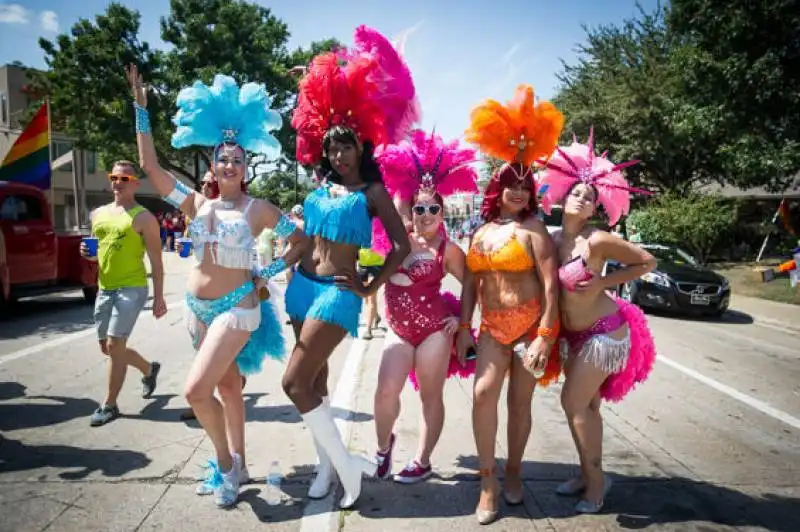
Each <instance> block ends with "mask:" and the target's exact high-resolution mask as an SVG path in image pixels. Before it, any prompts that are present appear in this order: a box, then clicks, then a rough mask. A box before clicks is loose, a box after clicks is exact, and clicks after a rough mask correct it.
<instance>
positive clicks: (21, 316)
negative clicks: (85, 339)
mask: <svg viewBox="0 0 800 532" xmlns="http://www.w3.org/2000/svg"><path fill="white" fill-rule="evenodd" d="M91 327H94V307H93V306H92V305H89V304H88V303H86V301H85V300H84V299H83V296H82V295H81V296H77V297H64V296H61V297H48V298H37V299H23V300H22V301H18V302H16V303H14V306H13V308H12V310H11V314H10V316H9V317H8V318H6V319H4V320H3V321H0V339H3V340H13V339H15V338H22V337H24V336H31V335H34V336H35V335H42V336H50V335H53V334H68V333H72V332H77V331H83V330H86V329H89V328H91Z"/></svg>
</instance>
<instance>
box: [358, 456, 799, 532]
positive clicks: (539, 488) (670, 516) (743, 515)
mask: <svg viewBox="0 0 800 532" xmlns="http://www.w3.org/2000/svg"><path fill="white" fill-rule="evenodd" d="M477 463H478V462H477V457H475V456H461V457H459V458H458V465H459V466H460V467H464V468H470V469H475V470H477V467H478V466H477ZM497 470H498V477H499V478H500V479H501V482H502V471H503V467H502V464H499V465H498V469H497ZM577 473H578V470H577V467H576V465H574V464H564V463H545V462H523V464H522V477H523V480H524V481H525V485H526V489H527V493H526V499H527V502H526V505H525V506H526V508H527V510H520V507H516V508H515V507H510V506H508V505H506V504H505V503H504V502H501V505H500V510H501V514H502V516H501V519H502V518H503V517H515V516H517V515H519V514H520V511H523V512H526V513H527V514H528V515H529V516H530V518H536V519H539V518H543V517H547V518H551V519H559V520H561V519H564V520H569V521H572V520H575V524H576V525H577V524H579V523H583V520H587V519H595V517H593V516H578V515H576V514H575V512H574V510H573V506H574V504H575V502H576V499H574V498H569V497H559V496H557V495H555V493H554V490H555V488H556V486H557V485H558V484H559V483H561V482H563V481H564V480H567V479H569V478H572V477H573V476H574V475H576V474H577ZM610 476H611V477H612V479H613V480H614V486H613V487H612V489H611V491H610V492H609V494H608V496H607V497H606V500H605V506H604V508H603V512H602V515H604V516H606V517H608V516H615V521H616V526H618V527H620V528H623V529H631V530H637V529H641V528H646V527H649V526H653V525H667V524H673V525H674V524H679V525H681V526H687V525H689V524H691V525H693V526H697V527H701V526H703V525H706V526H713V525H727V526H731V527H763V528H766V529H768V530H775V531H779V532H790V531H797V530H800V513H798V512H797V509H798V508H800V498H796V497H791V496H786V495H781V494H777V493H770V492H769V491H768V488H767V489H765V490H763V492H762V493H757V494H748V493H744V492H743V491H739V490H736V489H732V488H729V487H725V486H720V485H715V484H711V483H708V482H702V481H696V480H691V479H687V478H682V477H674V478H661V477H642V476H633V475H620V474H616V473H610ZM441 481H442V482H443V483H438V482H434V483H426V484H424V485H416V486H413V487H406V486H399V487H395V486H392V487H388V486H386V485H381V486H380V487H379V488H378V489H377V490H374V489H372V488H371V487H370V489H365V495H367V497H366V498H365V499H364V501H363V502H362V503H361V504H360V508H361V515H362V516H363V517H365V518H372V519H380V518H386V517H392V518H430V517H447V516H458V515H467V514H471V513H472V512H474V510H475V505H476V504H477V500H478V493H479V486H480V479H479V477H478V476H477V475H476V474H465V473H460V474H456V475H452V476H450V477H447V478H442V479H441ZM384 484H385V483H384ZM365 488H366V487H365ZM409 488H410V489H409ZM465 489H466V490H467V492H466V493H465V492H464V490H465ZM752 489H755V488H752ZM786 491H787V492H789V490H788V489H787V490H786ZM459 492H461V493H460V494H459ZM373 493H374V494H376V495H381V497H374V496H373V495H372V494H373ZM371 506H372V507H371ZM586 522H587V523H588V521H586ZM593 523H594V524H595V525H596V524H597V521H593Z"/></svg>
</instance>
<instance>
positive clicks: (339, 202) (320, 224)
mask: <svg viewBox="0 0 800 532" xmlns="http://www.w3.org/2000/svg"><path fill="white" fill-rule="evenodd" d="M303 222H304V228H305V232H306V234H307V235H309V236H321V237H322V238H325V239H327V240H331V241H333V242H340V243H342V244H352V245H355V246H358V247H359V248H369V247H371V246H372V218H371V217H370V215H369V205H368V202H367V196H366V195H365V194H364V189H362V190H358V191H355V192H350V193H349V194H343V195H341V196H334V195H332V194H331V191H330V185H329V184H325V185H322V186H320V187H319V188H318V189H317V190H315V191H314V192H312V193H311V194H309V195H308V196H306V200H305V202H303Z"/></svg>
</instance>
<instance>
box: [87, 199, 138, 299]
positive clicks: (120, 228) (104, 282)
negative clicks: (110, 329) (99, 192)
mask: <svg viewBox="0 0 800 532" xmlns="http://www.w3.org/2000/svg"><path fill="white" fill-rule="evenodd" d="M146 210H147V209H145V208H144V207H142V206H141V205H137V206H136V207H134V208H132V209H130V210H128V211H127V212H124V213H112V212H109V209H108V207H103V208H102V209H99V210H98V211H96V212H95V215H94V220H92V233H94V236H96V237H97V240H98V246H97V262H98V265H99V279H98V284H99V285H100V288H102V289H103V290H117V289H119V288H127V287H137V286H147V271H146V270H145V268H144V252H145V245H144V238H142V235H140V234H139V233H137V232H136V230H135V229H134V228H133V219H134V218H136V215H137V214H139V213H141V212H145V211H146Z"/></svg>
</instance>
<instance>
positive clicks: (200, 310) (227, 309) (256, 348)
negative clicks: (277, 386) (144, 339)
mask: <svg viewBox="0 0 800 532" xmlns="http://www.w3.org/2000/svg"><path fill="white" fill-rule="evenodd" d="M254 290H255V285H254V284H253V283H252V282H251V281H248V282H246V283H244V284H243V285H242V286H240V287H239V288H237V289H235V290H234V291H232V292H230V293H229V294H227V295H225V296H223V297H221V298H219V299H198V298H196V297H195V296H193V295H191V294H186V307H187V309H188V311H189V316H188V318H189V319H188V326H189V333H190V334H191V335H192V344H193V345H194V348H195V349H199V347H200V345H199V342H200V327H199V323H198V322H200V323H202V324H203V325H205V326H206V327H210V326H211V324H212V323H214V322H220V323H222V325H223V326H225V327H230V328H232V329H243V330H246V331H251V332H252V334H251V335H250V339H249V340H248V341H247V343H246V344H245V346H244V347H243V348H242V350H241V351H240V352H239V354H238V355H237V356H236V365H237V366H238V367H239V372H240V373H241V374H242V375H252V374H254V373H258V372H259V371H261V364H262V363H263V362H264V358H266V357H269V358H271V359H273V360H283V358H284V356H285V353H286V345H285V342H284V338H283V332H282V327H281V322H280V319H279V316H278V311H277V309H276V308H275V306H274V305H273V304H272V298H270V299H268V300H266V301H260V302H259V305H258V306H257V307H254V308H242V307H237V306H236V305H238V304H239V302H240V301H242V300H243V299H244V298H245V297H247V296H248V295H250V294H251V293H252V292H253V291H254Z"/></svg>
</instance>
